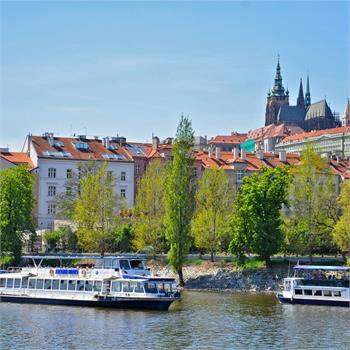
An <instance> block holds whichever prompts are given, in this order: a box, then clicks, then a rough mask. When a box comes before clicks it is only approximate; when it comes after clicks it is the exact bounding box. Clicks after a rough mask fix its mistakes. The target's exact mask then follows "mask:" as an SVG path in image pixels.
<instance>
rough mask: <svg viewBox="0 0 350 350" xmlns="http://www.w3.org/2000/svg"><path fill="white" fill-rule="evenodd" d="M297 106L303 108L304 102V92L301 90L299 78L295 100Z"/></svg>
mask: <svg viewBox="0 0 350 350" xmlns="http://www.w3.org/2000/svg"><path fill="white" fill-rule="evenodd" d="M297 106H300V107H304V108H305V101H304V90H303V81H302V80H301V78H300V85H299V94H298V99H297Z"/></svg>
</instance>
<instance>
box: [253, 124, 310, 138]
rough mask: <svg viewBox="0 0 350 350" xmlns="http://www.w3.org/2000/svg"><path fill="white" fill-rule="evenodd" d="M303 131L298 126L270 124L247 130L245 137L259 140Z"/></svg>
mask: <svg viewBox="0 0 350 350" xmlns="http://www.w3.org/2000/svg"><path fill="white" fill-rule="evenodd" d="M303 132H304V130H303V129H302V128H300V127H299V126H290V125H286V124H280V125H275V124H270V125H267V126H264V127H262V128H259V129H255V130H251V131H249V132H248V136H247V138H248V139H253V140H256V141H260V140H263V139H266V138H273V137H288V136H290V135H294V134H301V133H303Z"/></svg>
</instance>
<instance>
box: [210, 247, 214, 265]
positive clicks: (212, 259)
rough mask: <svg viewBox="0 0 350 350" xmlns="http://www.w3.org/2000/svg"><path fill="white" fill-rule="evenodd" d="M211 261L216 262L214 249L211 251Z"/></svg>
mask: <svg viewBox="0 0 350 350" xmlns="http://www.w3.org/2000/svg"><path fill="white" fill-rule="evenodd" d="M210 261H211V262H214V252H213V251H212V250H211V251H210Z"/></svg>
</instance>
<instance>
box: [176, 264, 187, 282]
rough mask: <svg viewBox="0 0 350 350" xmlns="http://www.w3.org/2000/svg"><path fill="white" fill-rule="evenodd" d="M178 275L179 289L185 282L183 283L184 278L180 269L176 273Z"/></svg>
mask: <svg viewBox="0 0 350 350" xmlns="http://www.w3.org/2000/svg"><path fill="white" fill-rule="evenodd" d="M177 273H178V275H179V284H180V287H184V286H185V281H184V276H183V273H182V267H181V268H180V269H179V270H178V271H177Z"/></svg>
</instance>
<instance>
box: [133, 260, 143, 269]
mask: <svg viewBox="0 0 350 350" xmlns="http://www.w3.org/2000/svg"><path fill="white" fill-rule="evenodd" d="M130 265H131V268H132V269H135V270H144V266H143V263H142V260H130Z"/></svg>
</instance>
